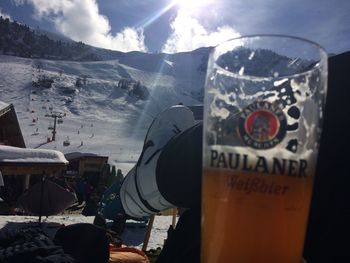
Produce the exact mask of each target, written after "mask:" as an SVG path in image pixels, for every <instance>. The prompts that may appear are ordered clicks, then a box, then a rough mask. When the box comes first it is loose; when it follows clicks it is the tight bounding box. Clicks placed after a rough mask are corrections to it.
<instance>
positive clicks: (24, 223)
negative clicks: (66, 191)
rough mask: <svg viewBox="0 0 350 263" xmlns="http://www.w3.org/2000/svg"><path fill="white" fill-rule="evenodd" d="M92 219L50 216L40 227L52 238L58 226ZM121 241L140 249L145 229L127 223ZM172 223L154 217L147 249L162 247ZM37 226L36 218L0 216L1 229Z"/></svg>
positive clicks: (167, 217)
mask: <svg viewBox="0 0 350 263" xmlns="http://www.w3.org/2000/svg"><path fill="white" fill-rule="evenodd" d="M93 220H94V217H92V216H82V215H63V216H50V217H48V218H45V217H44V218H43V219H42V222H43V224H42V227H43V229H44V231H45V232H46V233H48V234H49V235H51V236H53V235H54V233H55V231H56V230H57V228H58V227H59V226H61V225H62V224H63V225H71V224H76V223H92V222H93ZM127 223H129V226H127V227H126V229H125V231H124V233H123V235H122V240H123V243H124V244H125V245H127V246H133V247H137V248H139V249H141V248H142V244H143V241H144V237H145V233H146V227H140V226H135V225H134V224H133V222H132V221H128V222H127ZM171 223H172V216H156V217H155V219H154V223H153V228H152V232H151V236H150V239H149V242H148V246H147V249H151V248H157V247H163V244H164V240H165V239H166V237H167V230H168V228H169V226H170V225H171ZM28 226H38V217H35V216H1V217H0V228H1V229H18V228H21V227H28Z"/></svg>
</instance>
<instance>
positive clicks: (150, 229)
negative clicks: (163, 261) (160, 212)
mask: <svg viewBox="0 0 350 263" xmlns="http://www.w3.org/2000/svg"><path fill="white" fill-rule="evenodd" d="M154 217H155V215H154V214H153V215H151V216H150V219H149V222H148V226H147V231H146V234H145V238H144V240H143V245H142V251H146V249H147V246H148V241H149V238H150V236H151V231H152V227H153V222H154Z"/></svg>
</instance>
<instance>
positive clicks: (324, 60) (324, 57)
mask: <svg viewBox="0 0 350 263" xmlns="http://www.w3.org/2000/svg"><path fill="white" fill-rule="evenodd" d="M253 38H276V39H292V40H296V41H299V42H303V43H307V44H308V45H310V46H313V47H314V48H315V50H318V52H319V58H320V59H319V61H318V63H316V64H315V65H314V66H313V67H312V68H310V69H308V70H305V71H302V72H298V73H295V74H287V75H282V76H276V77H274V76H270V77H268V76H266V77H265V76H254V75H250V74H247V75H240V74H239V73H235V72H232V71H229V70H226V69H224V68H223V67H221V66H220V65H218V64H217V63H216V61H215V60H214V61H213V62H212V63H213V65H215V67H216V68H218V69H220V71H223V72H224V73H225V74H227V75H228V76H230V77H235V78H238V79H245V80H250V79H251V80H256V81H272V80H280V79H284V78H292V77H293V78H295V77H298V76H303V75H307V74H309V73H311V72H313V71H315V70H317V69H318V68H320V67H322V66H326V67H327V59H328V53H327V51H326V50H325V49H324V48H323V47H322V46H321V45H320V44H318V43H316V42H314V41H312V40H309V39H306V38H302V37H298V36H291V35H284V34H252V35H243V36H239V37H235V38H230V39H228V40H225V41H224V42H221V43H219V44H218V45H216V46H214V47H213V49H212V51H211V53H210V59H213V58H214V55H215V53H216V52H217V50H218V48H219V47H221V46H223V45H225V44H227V43H229V42H233V41H239V40H243V39H253Z"/></svg>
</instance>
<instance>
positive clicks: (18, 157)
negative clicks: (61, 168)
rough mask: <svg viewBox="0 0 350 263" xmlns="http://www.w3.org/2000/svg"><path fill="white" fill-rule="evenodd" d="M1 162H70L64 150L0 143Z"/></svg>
mask: <svg viewBox="0 0 350 263" xmlns="http://www.w3.org/2000/svg"><path fill="white" fill-rule="evenodd" d="M0 163H38V164H39V163H49V164H64V165H65V164H68V161H67V160H66V158H65V157H64V155H63V153H62V152H59V151H55V150H46V149H28V148H18V147H12V146H5V145H0Z"/></svg>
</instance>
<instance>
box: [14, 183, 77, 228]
mask: <svg viewBox="0 0 350 263" xmlns="http://www.w3.org/2000/svg"><path fill="white" fill-rule="evenodd" d="M76 201H77V198H76V195H75V193H73V192H71V191H70V190H69V189H67V188H64V187H62V186H60V185H58V184H56V183H54V182H52V181H50V180H46V179H45V177H43V178H42V180H41V181H40V182H38V183H36V184H34V185H33V186H32V187H30V188H29V189H28V191H26V192H25V193H24V194H23V195H21V196H20V197H19V199H18V202H19V204H20V205H21V206H22V207H23V209H24V210H25V211H26V212H28V213H30V214H33V215H38V216H39V222H40V221H41V216H43V215H44V216H50V215H56V214H58V213H60V212H62V211H64V210H65V209H66V208H68V207H69V206H71V205H72V204H73V203H75V202H76Z"/></svg>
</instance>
